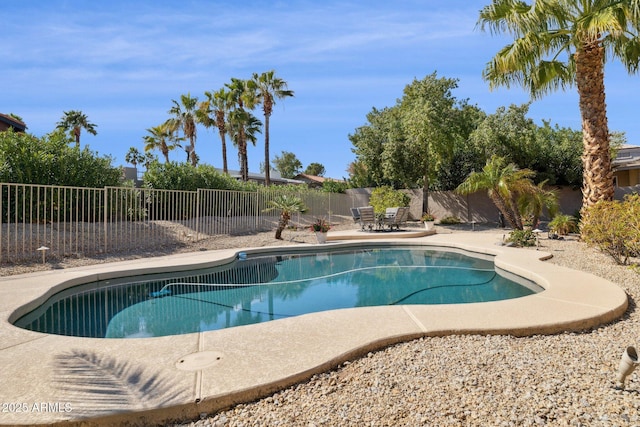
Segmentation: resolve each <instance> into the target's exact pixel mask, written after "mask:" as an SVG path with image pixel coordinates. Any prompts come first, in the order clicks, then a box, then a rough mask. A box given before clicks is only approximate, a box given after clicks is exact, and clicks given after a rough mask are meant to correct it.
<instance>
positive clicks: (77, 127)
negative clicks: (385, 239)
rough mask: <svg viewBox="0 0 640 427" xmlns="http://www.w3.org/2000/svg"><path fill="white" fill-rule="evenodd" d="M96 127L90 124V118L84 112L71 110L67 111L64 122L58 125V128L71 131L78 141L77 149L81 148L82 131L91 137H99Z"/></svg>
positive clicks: (63, 118) (63, 117)
mask: <svg viewBox="0 0 640 427" xmlns="http://www.w3.org/2000/svg"><path fill="white" fill-rule="evenodd" d="M96 127H98V125H96V124H93V123H90V122H89V118H88V117H87V115H86V114H84V113H82V111H77V110H70V111H65V112H64V116H62V120H60V121H59V122H58V123H57V124H56V128H58V129H63V130H64V131H65V132H66V131H69V130H70V131H71V132H72V134H73V136H74V137H75V139H76V147H80V133H81V131H82V129H84V130H86V131H87V132H89V133H90V134H91V135H97V134H98V132H97V131H96Z"/></svg>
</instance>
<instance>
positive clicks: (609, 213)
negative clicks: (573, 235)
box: [580, 194, 640, 265]
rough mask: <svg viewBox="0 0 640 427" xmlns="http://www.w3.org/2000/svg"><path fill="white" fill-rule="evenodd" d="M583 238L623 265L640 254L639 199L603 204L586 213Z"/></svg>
mask: <svg viewBox="0 0 640 427" xmlns="http://www.w3.org/2000/svg"><path fill="white" fill-rule="evenodd" d="M580 232H581V237H582V239H583V240H584V241H585V242H586V243H588V244H590V245H595V246H597V247H598V248H599V249H600V250H601V251H602V252H604V253H606V254H607V255H609V256H611V258H613V260H614V261H615V262H616V263H618V264H621V265H626V264H628V263H629V257H631V256H637V255H638V254H639V253H640V196H639V195H638V194H633V195H627V196H626V197H625V198H624V201H622V202H621V201H600V202H598V203H596V204H595V205H594V206H592V207H590V208H588V209H587V210H585V212H583V216H582V223H581V227H580Z"/></svg>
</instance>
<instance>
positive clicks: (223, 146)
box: [220, 130, 229, 174]
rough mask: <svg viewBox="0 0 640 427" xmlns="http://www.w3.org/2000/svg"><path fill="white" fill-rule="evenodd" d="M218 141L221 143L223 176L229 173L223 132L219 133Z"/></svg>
mask: <svg viewBox="0 0 640 427" xmlns="http://www.w3.org/2000/svg"><path fill="white" fill-rule="evenodd" d="M220 141H222V172H223V173H225V174H228V173H229V169H228V167H227V141H226V139H225V136H224V131H222V130H221V131H220Z"/></svg>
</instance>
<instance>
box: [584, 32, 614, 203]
mask: <svg viewBox="0 0 640 427" xmlns="http://www.w3.org/2000/svg"><path fill="white" fill-rule="evenodd" d="M604 54H605V52H604V49H603V48H602V46H600V44H599V43H598V42H597V41H593V42H590V43H586V44H585V45H583V46H581V48H580V49H578V51H577V52H576V54H575V61H576V83H577V86H578V95H579V97H580V115H581V116H582V142H583V146H584V149H583V153H582V165H583V167H584V171H583V175H582V208H583V209H585V208H587V207H589V206H592V205H594V204H595V203H596V202H598V201H599V200H612V199H613V195H614V191H615V190H614V187H613V172H612V169H611V155H610V153H609V127H608V124H607V111H606V104H605V94H604Z"/></svg>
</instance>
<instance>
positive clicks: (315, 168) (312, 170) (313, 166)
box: [304, 162, 325, 176]
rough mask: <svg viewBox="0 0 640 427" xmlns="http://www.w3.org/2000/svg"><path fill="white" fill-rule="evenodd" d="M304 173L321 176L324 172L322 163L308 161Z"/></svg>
mask: <svg viewBox="0 0 640 427" xmlns="http://www.w3.org/2000/svg"><path fill="white" fill-rule="evenodd" d="M304 173H306V174H307V175H314V176H323V175H324V173H325V170H324V165H323V164H322V163H317V162H312V163H309V165H308V166H307V168H306V169H305V170H304Z"/></svg>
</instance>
